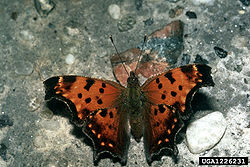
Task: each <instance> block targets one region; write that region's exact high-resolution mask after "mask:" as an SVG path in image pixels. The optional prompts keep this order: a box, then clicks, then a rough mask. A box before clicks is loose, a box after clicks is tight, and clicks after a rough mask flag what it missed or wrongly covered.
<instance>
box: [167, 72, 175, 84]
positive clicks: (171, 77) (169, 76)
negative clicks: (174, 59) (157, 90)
mask: <svg viewBox="0 0 250 167" xmlns="http://www.w3.org/2000/svg"><path fill="white" fill-rule="evenodd" d="M164 76H165V77H166V78H167V79H168V80H169V81H170V82H171V84H173V83H174V82H175V81H176V80H175V79H174V78H173V76H172V72H168V73H166V74H165V75H164Z"/></svg>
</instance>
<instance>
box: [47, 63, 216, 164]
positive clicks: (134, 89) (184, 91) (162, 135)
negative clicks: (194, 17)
mask: <svg viewBox="0 0 250 167" xmlns="http://www.w3.org/2000/svg"><path fill="white" fill-rule="evenodd" d="M44 85H45V93H46V95H45V100H46V101H47V103H49V104H52V105H50V106H52V108H53V107H54V106H53V102H55V101H60V102H63V103H64V104H65V105H66V106H67V112H66V115H67V116H68V117H69V118H70V119H71V121H72V122H73V123H74V124H75V125H76V126H78V127H81V128H82V131H83V133H84V134H85V135H86V136H87V137H89V138H90V139H91V141H92V143H93V147H94V156H93V157H94V162H95V161H97V160H98V158H99V157H100V155H101V154H103V153H109V154H111V155H112V156H113V157H117V158H118V159H119V160H120V161H121V163H126V161H127V154H128V147H129V143H130V136H131V135H132V136H133V137H134V139H135V140H136V141H137V142H140V140H141V138H143V142H144V150H145V156H146V159H147V162H148V163H149V164H150V163H152V161H153V160H154V158H155V157H157V156H158V155H159V154H160V153H161V152H162V151H163V150H170V151H171V152H172V153H173V155H174V156H176V155H177V154H178V149H177V146H176V143H175V141H176V135H177V134H178V132H179V131H180V130H181V129H182V127H183V126H184V123H183V120H187V119H188V118H189V117H190V115H191V113H192V112H191V101H192V98H193V96H194V94H195V93H196V92H197V91H198V89H199V88H201V87H204V86H214V82H213V79H212V76H211V67H209V66H208V65H204V64H190V65H185V66H181V67H178V68H174V69H171V70H168V71H166V72H164V73H161V74H159V75H156V76H154V77H152V78H150V79H148V80H147V81H146V82H145V83H144V84H143V85H140V83H139V80H138V77H137V76H136V75H135V72H133V71H131V72H130V74H129V77H128V79H127V87H124V86H122V85H120V84H118V83H116V82H113V81H108V80H102V79H96V78H91V77H84V76H55V77H51V78H49V79H47V80H45V81H44Z"/></svg>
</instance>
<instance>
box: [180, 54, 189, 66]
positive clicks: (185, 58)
mask: <svg viewBox="0 0 250 167" xmlns="http://www.w3.org/2000/svg"><path fill="white" fill-rule="evenodd" d="M190 59H191V56H190V55H189V54H183V56H182V59H181V65H187V64H189V62H190Z"/></svg>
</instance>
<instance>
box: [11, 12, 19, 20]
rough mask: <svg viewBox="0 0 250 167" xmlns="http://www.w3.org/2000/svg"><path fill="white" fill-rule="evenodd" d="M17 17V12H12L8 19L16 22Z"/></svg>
mask: <svg viewBox="0 0 250 167" xmlns="http://www.w3.org/2000/svg"><path fill="white" fill-rule="evenodd" d="M17 16H18V14H17V12H12V13H11V16H10V18H11V19H12V20H15V21H16V19H17Z"/></svg>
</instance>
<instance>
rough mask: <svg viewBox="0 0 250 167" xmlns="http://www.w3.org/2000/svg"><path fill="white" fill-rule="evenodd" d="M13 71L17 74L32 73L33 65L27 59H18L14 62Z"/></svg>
mask: <svg viewBox="0 0 250 167" xmlns="http://www.w3.org/2000/svg"><path fill="white" fill-rule="evenodd" d="M14 68H15V73H16V74H18V75H30V74H32V72H33V70H34V67H33V64H32V63H31V62H29V61H23V60H19V61H16V62H15V63H14Z"/></svg>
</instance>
